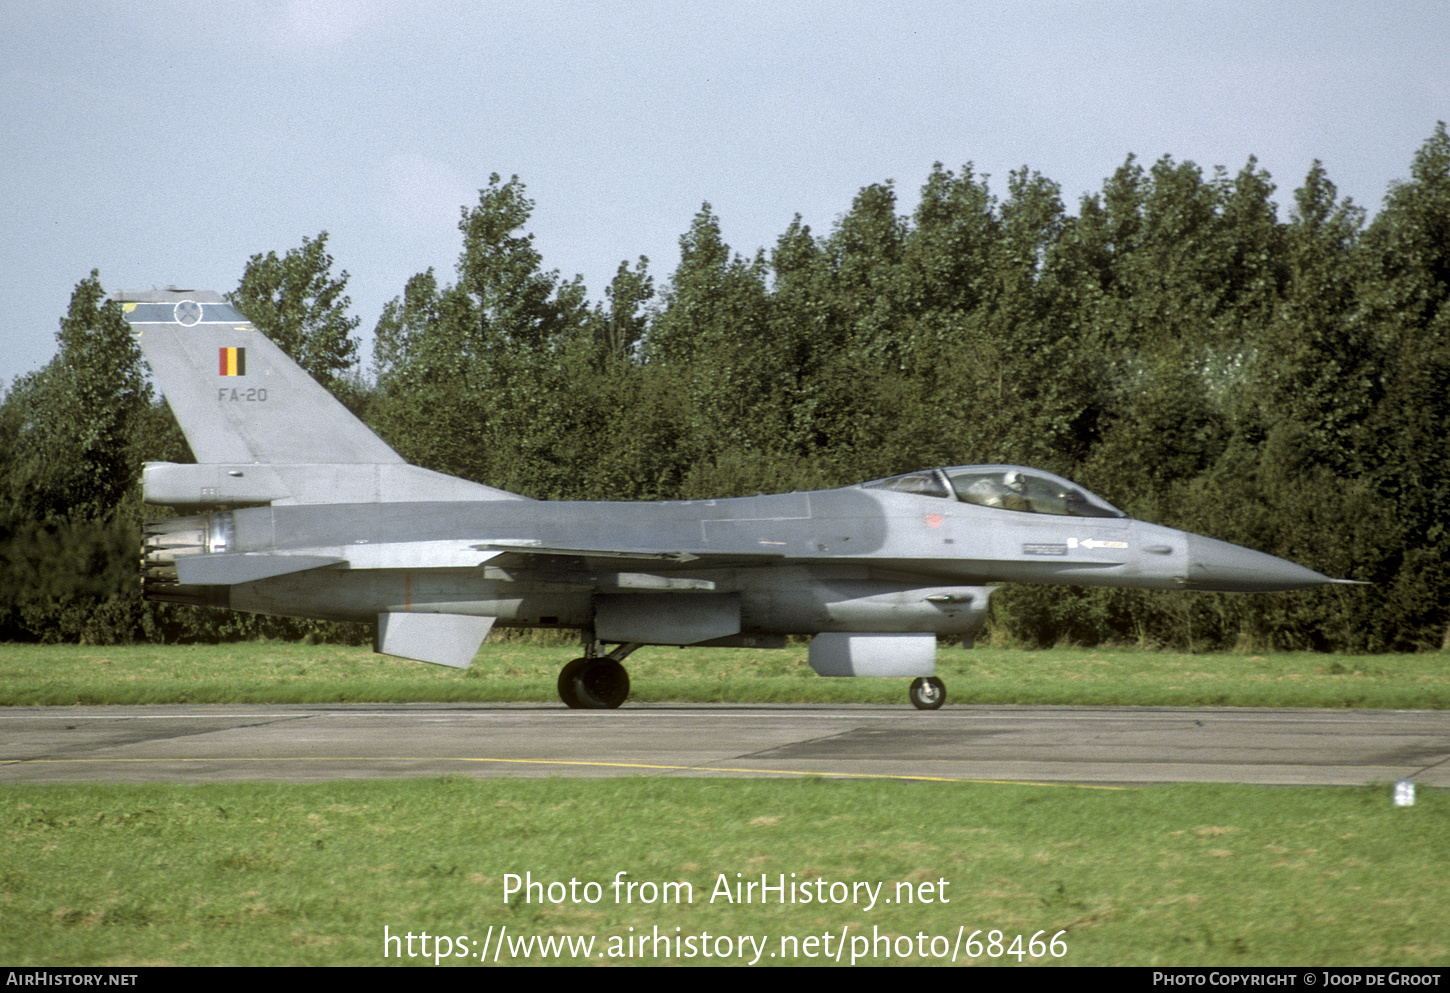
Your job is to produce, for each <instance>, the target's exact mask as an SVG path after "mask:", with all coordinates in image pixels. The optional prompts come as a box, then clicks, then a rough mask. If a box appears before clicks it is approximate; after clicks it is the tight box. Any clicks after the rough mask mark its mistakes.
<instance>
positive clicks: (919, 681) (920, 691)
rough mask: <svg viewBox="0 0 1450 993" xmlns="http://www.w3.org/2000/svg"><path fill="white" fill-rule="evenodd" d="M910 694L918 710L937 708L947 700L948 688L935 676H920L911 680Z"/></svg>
mask: <svg viewBox="0 0 1450 993" xmlns="http://www.w3.org/2000/svg"><path fill="white" fill-rule="evenodd" d="M908 695H909V696H910V697H911V702H912V704H913V705H914V706H915V707H916V709H917V710H936V709H937V708H938V707H940V706H941V705H942V704H944V703H946V702H947V688H946V685H945V684H943V683H942V681H941V680H940V679H937V678H936V677H935V676H918V677H917V678H916V679H913V680H912V681H911V690H910V691H909V693H908Z"/></svg>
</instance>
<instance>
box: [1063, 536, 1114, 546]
mask: <svg viewBox="0 0 1450 993" xmlns="http://www.w3.org/2000/svg"><path fill="white" fill-rule="evenodd" d="M1067 547H1068V548H1079V547H1081V548H1127V547H1128V543H1127V542H1126V541H1098V540H1097V539H1096V538H1087V539H1084V540H1083V541H1078V540H1077V539H1076V538H1069V539H1067Z"/></svg>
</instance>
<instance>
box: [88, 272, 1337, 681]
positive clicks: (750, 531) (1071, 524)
mask: <svg viewBox="0 0 1450 993" xmlns="http://www.w3.org/2000/svg"><path fill="white" fill-rule="evenodd" d="M115 299H116V300H117V301H118V302H119V303H120V304H121V307H122V310H123V312H124V315H125V318H126V320H127V321H128V322H130V324H131V326H132V328H133V329H134V331H135V332H136V333H137V334H138V335H139V337H140V344H141V348H142V351H143V353H144V354H145V357H146V360H147V362H149V363H150V366H151V369H152V371H153V373H154V375H155V378H156V381H157V383H158V384H159V385H160V387H161V390H162V391H163V392H164V394H165V396H166V399H167V400H168V401H169V403H170V404H171V409H172V410H173V411H174V412H175V414H176V417H177V420H178V421H179V422H180V425H181V428H182V430H183V432H185V434H186V439H187V441H189V442H190V443H191V450H192V452H193V453H194V454H195V456H196V458H197V460H198V461H197V464H194V465H183V464H176V463H169V462H152V463H148V464H147V465H146V467H145V471H144V475H143V485H144V490H145V494H144V495H145V500H146V502H148V503H151V504H159V505H164V506H169V507H175V508H178V509H181V510H184V511H189V512H193V513H194V514H195V516H189V517H181V518H176V519H172V520H163V521H154V522H151V523H148V524H147V525H146V534H145V539H144V549H143V564H142V568H143V586H144V589H145V595H146V597H147V598H148V599H151V600H161V601H167V602H171V603H191V604H204V605H208V606H216V607H228V608H230V609H232V610H243V611H253V612H258V613H266V614H282V615H288V616H293V617H309V618H320V619H331V620H339V621H366V622H369V623H374V624H376V626H377V634H376V637H375V642H374V649H375V650H376V651H378V652H381V653H383V654H387V655H395V656H400V657H403V658H409V659H418V660H421V661H424V662H433V663H437V664H440V665H447V666H455V667H460V668H462V667H466V666H468V665H469V664H470V662H471V661H472V660H473V657H474V655H475V654H476V653H477V651H478V649H479V646H480V645H481V644H482V643H483V640H484V639H485V638H486V637H487V636H488V633H489V631H490V630H491V629H492V628H493V626H494V625H495V624H501V625H504V626H508V627H542V628H571V629H576V630H578V631H580V632H581V634H582V640H583V645H584V654H583V655H582V656H581V657H580V658H577V659H575V660H574V661H572V662H570V663H569V664H568V665H566V666H564V667H563V670H562V671H561V672H560V674H559V696H560V697H562V698H563V701H564V702H565V703H566V704H568V705H569V706H570V707H583V708H604V707H618V706H619V705H620V704H621V703H623V702H624V700H625V698H626V697H627V696H628V695H629V676H628V674H627V673H626V672H625V668H624V666H623V664H622V663H623V661H624V659H625V657H626V656H628V655H629V654H630V653H631V652H633V651H634V650H635V649H637V648H639V647H640V646H642V645H699V646H732V645H733V646H756V647H779V646H781V645H783V644H784V643H785V637H786V636H787V635H809V636H811V641H810V650H809V658H810V664H811V667H812V668H813V669H814V670H815V671H816V672H817V673H819V674H821V675H822V676H902V677H914V682H913V683H912V684H911V690H910V697H911V701H912V703H914V704H915V705H916V706H917V707H919V708H922V709H935V708H937V707H940V706H941V705H942V703H943V702H944V701H945V699H946V689H945V687H944V686H943V684H942V682H941V680H940V679H938V678H937V677H936V676H935V674H934V673H935V669H936V646H937V639H938V637H941V636H949V637H952V638H960V639H962V640H963V642H964V643H966V644H970V643H971V639H972V637H973V636H974V635H975V634H976V633H977V632H978V631H979V630H980V629H981V628H982V625H983V624H984V623H985V621H986V617H987V601H988V597H990V596H991V593H992V587H991V586H989V585H988V584H991V583H1003V582H1016V583H1060V584H1068V585H1078V586H1122V587H1138V588H1143V589H1186V590H1229V591H1245V592H1254V591H1267V590H1295V589H1301V588H1305V587H1311V586H1318V585H1321V584H1325V583H1341V582H1348V580H1337V579H1331V578H1329V577H1327V576H1324V575H1321V574H1320V573H1317V572H1314V571H1313V570H1311V569H1306V568H1304V567H1302V566H1299V565H1295V564H1294V563H1292V562H1288V561H1285V560H1284V559H1279V558H1275V557H1274V556H1272V555H1266V554H1264V553H1262V552H1255V551H1250V550H1249V549H1247V548H1241V547H1239V546H1237V545H1231V544H1228V543H1227V542H1223V541H1216V540H1214V539H1213V538H1205V537H1203V536H1201V535H1196V534H1189V533H1187V532H1183V531H1176V530H1174V529H1172V528H1167V527H1160V526H1159V525H1156V524H1149V523H1146V522H1144V521H1136V520H1131V519H1129V518H1128V517H1127V516H1126V515H1125V514H1124V513H1123V512H1122V511H1120V510H1118V509H1117V508H1115V507H1113V506H1111V505H1110V504H1108V503H1107V502H1106V501H1104V500H1102V499H1100V498H1099V497H1097V496H1094V495H1093V494H1092V493H1089V492H1087V491H1086V490H1084V489H1082V488H1081V487H1079V486H1076V485H1074V484H1073V483H1071V482H1069V481H1067V480H1065V479H1062V478H1060V477H1058V476H1054V475H1052V474H1051V473H1047V472H1042V471H1039V470H1036V469H1029V468H1025V467H1021V466H1007V465H976V466H958V467H955V468H947V469H926V470H923V471H920V472H912V473H907V474H906V475H902V476H893V477H891V478H889V479H879V480H875V481H874V482H868V483H862V484H860V485H858V486H848V487H845V488H843V489H837V490H822V491H817V492H811V493H782V494H779V495H775V496H755V497H743V498H735V499H722V500H687V501H670V502H661V503H602V502H590V503H575V502H551V501H539V500H531V499H528V498H526V497H522V496H519V495H517V494H514V493H509V492H506V491H504V490H498V489H494V488H492V487H489V486H484V485H481V484H478V483H473V482H469V481H467V480H463V479H458V478H455V477H453V476H446V475H443V474H441V473H437V472H431V471H429V470H427V469H421V468H418V467H416V466H411V465H408V464H407V463H406V462H404V461H403V459H402V458H401V457H400V456H399V455H398V454H397V453H396V452H394V451H393V450H392V449H391V448H389V447H388V446H387V445H386V444H384V443H383V441H382V440H381V439H379V438H378V437H377V435H375V434H373V432H372V431H371V430H369V429H368V428H367V427H366V426H365V425H364V424H363V423H362V422H361V421H359V420H357V419H356V418H355V417H353V416H352V414H351V413H349V412H348V410H347V409H346V408H345V407H344V406H343V405H342V404H341V403H340V402H339V401H338V400H336V399H335V398H334V397H333V396H332V395H331V394H330V393H328V392H327V390H325V389H324V388H323V387H322V386H321V385H319V384H318V383H317V382H316V381H314V380H313V379H312V378H311V377H309V376H308V375H307V374H306V373H305V372H303V370H302V369H301V368H300V367H299V366H298V365H297V364H296V363H295V362H293V361H292V360H291V359H290V358H288V357H287V355H286V354H284V353H283V352H282V350H281V349H279V348H278V347H277V346H276V345H274V344H273V343H272V342H271V341H270V340H268V339H267V337H266V336H265V335H263V334H262V333H261V332H260V331H258V330H257V329H256V328H255V327H253V326H252V325H251V324H250V323H249V322H248V321H247V320H246V319H245V318H244V317H243V316H242V315H241V314H240V313H238V312H237V311H236V310H235V309H234V308H233V307H232V306H231V305H230V304H228V303H227V302H226V301H225V300H224V299H223V298H222V297H221V296H219V295H217V294H216V293H211V292H196V291H189V290H167V291H155V292H144V293H119V294H116V295H115ZM610 646H614V647H613V648H612V649H610Z"/></svg>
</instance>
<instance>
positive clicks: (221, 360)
mask: <svg viewBox="0 0 1450 993" xmlns="http://www.w3.org/2000/svg"><path fill="white" fill-rule="evenodd" d="M217 366H218V369H217V371H218V372H219V373H220V374H221V375H223V376H245V375H246V374H247V350H246V349H245V348H218V349H217Z"/></svg>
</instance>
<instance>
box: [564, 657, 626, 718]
mask: <svg viewBox="0 0 1450 993" xmlns="http://www.w3.org/2000/svg"><path fill="white" fill-rule="evenodd" d="M574 692H575V693H576V694H578V696H579V699H580V700H581V701H582V702H583V704H584V706H586V707H591V708H594V709H597V710H613V709H614V708H615V707H618V706H619V705H620V704H621V703H623V702H624V701H625V700H626V699H628V698H629V673H627V672H625V671H624V666H622V665H620V664H619V663H618V662H616V661H615V660H614V659H612V658H609V657H608V656H605V657H603V658H597V659H590V660H589V664H588V665H586V666H585V667H584V668H583V669H582V670H580V672H579V676H578V678H576V679H575V680H574Z"/></svg>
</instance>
